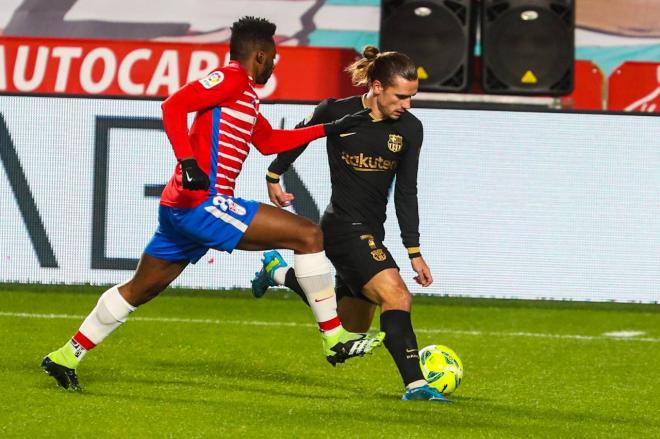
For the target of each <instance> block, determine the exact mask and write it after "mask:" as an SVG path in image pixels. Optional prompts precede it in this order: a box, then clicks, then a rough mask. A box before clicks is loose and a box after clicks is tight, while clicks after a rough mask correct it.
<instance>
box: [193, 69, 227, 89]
mask: <svg viewBox="0 0 660 439" xmlns="http://www.w3.org/2000/svg"><path fill="white" fill-rule="evenodd" d="M223 79H225V75H223V74H222V72H212V73H211V74H210V75H209V76H207V77H206V78H203V79H200V80H199V83H200V84H202V86H203V87H204V88H206V89H209V88H213V87H215V86H216V85H218V84H220V83H221V82H222V80H223Z"/></svg>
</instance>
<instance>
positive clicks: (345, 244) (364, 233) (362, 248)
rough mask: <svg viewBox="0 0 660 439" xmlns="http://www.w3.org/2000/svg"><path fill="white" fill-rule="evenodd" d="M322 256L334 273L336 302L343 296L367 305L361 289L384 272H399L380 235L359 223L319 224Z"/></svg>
mask: <svg viewBox="0 0 660 439" xmlns="http://www.w3.org/2000/svg"><path fill="white" fill-rule="evenodd" d="M321 227H322V228H323V236H324V248H325V254H326V256H327V257H328V259H330V262H332V265H334V267H335V270H336V271H337V276H336V280H335V290H336V292H337V300H339V299H341V298H342V297H344V296H352V297H357V298H360V299H363V300H366V301H368V302H371V301H370V300H369V299H367V298H366V297H365V296H364V295H363V294H362V287H364V285H365V284H366V283H367V282H369V281H370V280H371V278H372V277H374V276H375V275H376V274H378V273H380V272H381V271H383V270H387V269H388V268H396V269H397V270H398V269H399V266H398V265H397V264H396V262H394V259H393V258H392V255H391V254H390V252H389V250H387V247H385V245H384V244H383V238H384V233H383V231H382V229H381V230H378V229H376V228H374V227H371V226H369V225H367V224H363V223H336V222H332V223H330V222H326V221H324V222H322V223H321Z"/></svg>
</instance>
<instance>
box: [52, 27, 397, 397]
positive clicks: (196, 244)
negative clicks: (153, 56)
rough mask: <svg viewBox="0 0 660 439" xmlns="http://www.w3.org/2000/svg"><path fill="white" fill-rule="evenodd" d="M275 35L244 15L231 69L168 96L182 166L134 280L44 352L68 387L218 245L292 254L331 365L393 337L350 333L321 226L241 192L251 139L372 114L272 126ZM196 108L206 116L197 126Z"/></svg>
mask: <svg viewBox="0 0 660 439" xmlns="http://www.w3.org/2000/svg"><path fill="white" fill-rule="evenodd" d="M274 33H275V25H274V24H272V23H270V22H269V21H267V20H265V19H262V18H255V17H243V18H241V19H240V20H238V21H237V22H235V23H234V24H233V25H232V37H231V41H230V58H231V62H230V63H229V65H228V66H226V67H223V68H220V69H218V70H216V71H214V72H212V73H211V74H210V75H208V76H207V77H206V78H204V79H201V80H199V81H194V82H191V83H189V84H187V85H185V86H183V87H182V88H181V89H180V90H178V91H177V92H176V93H174V94H173V95H172V96H170V97H169V98H168V99H166V100H165V102H163V104H162V109H163V125H164V128H165V132H166V133H167V136H168V138H169V140H170V142H171V144H172V147H173V150H174V154H175V156H176V158H177V160H178V164H177V166H176V169H175V172H174V175H173V176H172V178H171V179H170V181H169V182H168V184H167V186H166V187H165V190H164V191H163V194H162V196H161V201H160V208H159V218H158V229H157V230H156V233H155V234H154V236H153V238H152V239H151V241H150V242H149V244H148V245H147V246H146V248H145V251H144V253H143V254H142V257H141V259H140V263H139V264H138V267H137V270H136V272H135V274H134V275H133V277H132V278H131V279H130V280H129V281H127V282H125V283H122V284H119V285H116V286H114V287H112V288H110V289H109V290H107V291H106V292H104V293H103V294H102V295H101V297H100V298H99V301H98V303H97V305H96V307H95V308H94V309H93V310H92V312H91V313H90V314H89V315H88V316H87V318H86V319H85V320H84V321H83V323H82V325H81V326H80V328H79V330H78V332H76V334H75V335H74V336H73V337H72V338H71V339H70V340H69V341H67V342H66V343H65V344H64V346H62V347H61V348H60V349H58V350H56V351H54V352H51V353H50V354H48V355H47V356H46V357H44V359H43V361H42V364H41V366H42V368H43V369H44V370H45V371H46V372H47V373H48V374H49V375H51V376H53V377H54V378H55V379H56V381H57V383H58V384H59V385H60V386H62V387H64V388H69V389H74V390H77V389H79V384H78V378H77V375H76V368H77V366H78V364H79V362H80V360H81V359H82V358H83V356H84V355H85V354H86V353H87V352H88V351H89V350H90V349H92V348H94V347H95V346H96V345H98V344H99V343H101V342H102V341H103V340H104V339H105V338H106V337H107V336H108V335H110V333H112V331H114V330H115V329H117V328H118V327H119V326H120V325H121V324H122V323H124V322H125V321H126V320H127V318H128V315H129V314H130V313H131V312H133V311H135V309H136V308H137V307H138V306H140V305H142V304H144V303H146V302H148V301H149V300H151V299H152V298H154V297H156V296H157V295H158V294H159V293H160V292H161V291H163V290H164V289H165V288H166V287H167V286H168V285H169V284H170V283H171V282H172V281H174V280H175V279H176V278H177V277H178V276H179V274H181V272H182V271H183V270H184V269H185V268H186V266H187V265H188V264H189V263H191V262H192V263H193V264H194V263H196V262H197V261H198V260H199V259H200V258H201V257H202V256H203V255H204V254H205V253H206V252H207V251H208V250H209V248H213V249H216V250H222V251H226V252H229V253H231V252H232V251H233V250H234V249H240V250H269V249H273V248H284V249H290V250H293V251H294V253H295V256H294V264H295V268H296V270H295V272H296V276H297V279H298V282H299V283H300V286H301V287H302V289H303V290H304V291H305V294H306V296H307V300H308V301H309V303H310V304H311V306H312V312H313V314H314V316H315V318H316V321H317V322H318V325H319V328H320V330H321V331H322V334H323V345H324V352H325V355H326V358H327V359H328V361H329V362H330V363H331V364H333V365H335V364H336V363H341V362H343V361H345V360H346V359H348V358H350V357H354V356H361V355H364V354H365V353H368V352H370V351H371V350H372V349H373V348H375V347H376V346H378V345H380V344H381V342H382V338H383V336H384V334H379V335H378V336H376V337H373V338H372V337H366V336H365V335H363V334H354V333H350V332H348V331H346V330H344V329H343V327H342V325H341V322H340V320H339V317H338V316H337V301H336V297H335V292H334V287H333V283H332V278H331V274H330V265H329V263H328V261H327V259H326V257H325V253H324V251H323V236H322V232H321V230H320V228H319V226H318V225H316V224H314V223H313V222H311V221H309V220H307V219H305V218H303V217H300V216H297V215H294V214H292V213H290V212H287V211H285V210H281V209H277V208H275V207H272V206H269V205H266V204H261V203H258V202H256V201H251V200H244V199H242V198H237V197H234V187H235V183H236V178H237V177H238V175H239V174H240V172H241V168H242V166H243V163H244V161H245V159H246V158H247V156H248V154H249V152H250V145H254V146H255V147H256V148H257V150H258V151H259V152H261V153H262V154H274V153H279V152H283V151H286V150H289V149H292V148H295V147H297V146H300V145H303V144H305V143H308V142H310V141H312V140H314V139H317V138H319V137H323V136H328V135H337V134H339V133H341V132H343V131H345V130H347V129H349V128H351V127H352V126H354V125H356V124H357V123H359V122H360V121H361V120H363V119H365V118H367V115H366V113H365V112H360V113H356V114H352V115H348V116H345V117H343V118H341V119H339V120H336V121H333V122H330V123H325V124H319V125H314V126H309V127H305V128H302V129H296V130H276V129H273V128H272V127H271V126H270V124H269V123H268V121H267V120H266V119H265V118H264V117H263V116H262V115H261V114H260V113H259V99H258V97H257V94H256V92H255V91H254V85H255V84H264V83H266V81H267V80H268V78H269V77H270V75H271V73H272V71H273V67H274V59H275V54H276V49H275V43H274V41H273V35H274ZM191 112H197V114H196V117H195V120H194V122H193V125H192V127H191V128H190V130H188V126H187V115H188V113H191Z"/></svg>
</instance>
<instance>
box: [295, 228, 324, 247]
mask: <svg viewBox="0 0 660 439" xmlns="http://www.w3.org/2000/svg"><path fill="white" fill-rule="evenodd" d="M299 239H300V248H299V249H298V251H300V252H301V253H318V252H320V251H322V250H323V231H321V227H319V226H318V225H317V224H314V223H313V222H311V221H309V222H306V223H305V224H304V225H303V226H302V227H301V228H300V229H299Z"/></svg>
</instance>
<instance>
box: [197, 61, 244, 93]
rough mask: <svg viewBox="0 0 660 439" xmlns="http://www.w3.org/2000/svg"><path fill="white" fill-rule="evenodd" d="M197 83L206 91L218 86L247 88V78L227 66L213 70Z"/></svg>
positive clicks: (240, 72) (230, 66)
mask: <svg viewBox="0 0 660 439" xmlns="http://www.w3.org/2000/svg"><path fill="white" fill-rule="evenodd" d="M198 82H199V83H200V84H201V85H202V87H204V88H206V89H212V88H214V87H215V86H217V85H220V84H224V85H229V84H231V85H232V86H236V87H247V86H248V84H249V78H248V77H247V75H245V73H243V72H242V71H240V70H238V69H236V68H234V67H233V66H232V65H228V66H225V67H219V68H217V69H215V70H213V71H212V72H210V73H209V74H208V75H206V76H205V77H203V78H201V79H200V80H199V81H198Z"/></svg>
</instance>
